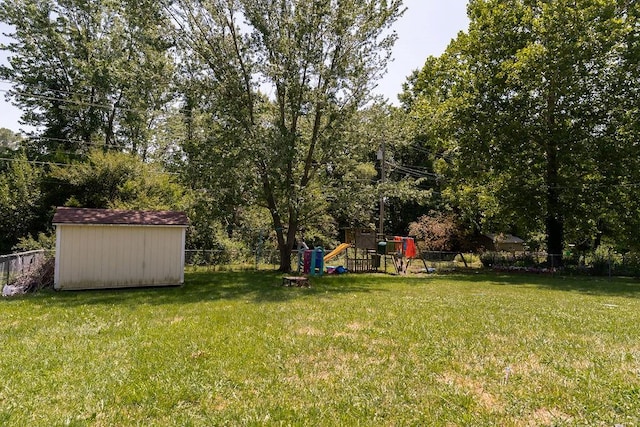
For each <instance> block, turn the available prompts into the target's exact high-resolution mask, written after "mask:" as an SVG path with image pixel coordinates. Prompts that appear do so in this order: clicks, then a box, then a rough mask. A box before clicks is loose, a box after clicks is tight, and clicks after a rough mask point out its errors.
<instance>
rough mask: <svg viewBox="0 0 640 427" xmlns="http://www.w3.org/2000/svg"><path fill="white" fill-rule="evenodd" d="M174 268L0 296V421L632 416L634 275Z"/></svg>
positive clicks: (474, 422)
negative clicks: (106, 284)
mask: <svg viewBox="0 0 640 427" xmlns="http://www.w3.org/2000/svg"><path fill="white" fill-rule="evenodd" d="M280 277H281V276H279V275H276V274H274V273H265V272H256V273H253V272H251V273H210V272H209V273H207V272H190V273H188V274H187V276H186V284H185V285H184V286H183V287H180V288H159V289H134V290H109V291H83V292H59V293H55V292H43V293H40V294H37V295H33V296H26V297H22V298H19V299H6V300H1V301H0V313H1V314H0V316H1V317H0V322H1V323H0V325H1V328H0V331H1V332H0V334H1V335H0V425H8V426H25V425H29V426H57V425H75V426H84V425H91V426H94V425H95V426H114V425H118V426H127V425H144V426H163V425H182V426H188V425H194V426H210V425H234V426H235V425H365V426H367V425H372V426H378V425H436V426H438V425H442V426H453V425H469V426H483V425H486V426H494V425H500V426H541V425H580V426H583V425H597V426H600V425H602V426H614V425H616V424H620V425H624V426H634V425H640V299H639V297H640V283H638V282H636V281H633V280H624V279H614V280H606V279H601V280H595V279H589V278H560V277H543V276H499V275H487V274H472V275H455V276H454V275H452V276H409V277H406V278H403V277H393V276H388V275H346V276H341V277H322V278H312V287H311V288H309V289H306V288H285V287H281V286H279V283H280V280H281V279H280Z"/></svg>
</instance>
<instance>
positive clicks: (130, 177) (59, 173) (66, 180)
mask: <svg viewBox="0 0 640 427" xmlns="http://www.w3.org/2000/svg"><path fill="white" fill-rule="evenodd" d="M48 177H49V179H52V180H54V181H55V183H56V184H55V185H57V186H58V187H59V188H60V193H59V194H58V196H62V195H64V200H62V203H61V204H64V205H68V206H80V207H86V208H111V209H141V210H154V209H157V210H166V209H172V210H184V209H186V207H187V205H186V204H187V202H188V199H187V197H186V193H185V191H184V189H183V188H182V186H180V185H179V184H178V183H176V182H175V181H176V179H175V177H173V176H172V175H170V174H169V173H167V172H164V171H163V170H162V168H161V167H160V166H159V165H158V164H156V163H144V162H143V161H141V160H140V158H138V157H137V156H136V155H131V154H126V153H118V152H103V151H101V150H94V151H91V152H90V153H89V155H88V156H87V159H86V161H75V162H72V163H71V164H69V165H65V166H52V169H51V172H50V173H49V175H48Z"/></svg>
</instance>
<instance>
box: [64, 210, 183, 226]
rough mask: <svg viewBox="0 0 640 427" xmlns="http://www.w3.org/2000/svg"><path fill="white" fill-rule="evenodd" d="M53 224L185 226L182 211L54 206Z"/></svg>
mask: <svg viewBox="0 0 640 427" xmlns="http://www.w3.org/2000/svg"><path fill="white" fill-rule="evenodd" d="M53 223H54V224H87V225H98V224H105V225H106V224H111V225H167V226H169V225H171V226H187V225H188V224H189V219H188V218H187V214H186V213H184V212H177V211H134V210H117V209H86V208H66V207H59V208H56V213H55V215H54V216H53Z"/></svg>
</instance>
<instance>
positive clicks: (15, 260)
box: [0, 249, 47, 288]
mask: <svg viewBox="0 0 640 427" xmlns="http://www.w3.org/2000/svg"><path fill="white" fill-rule="evenodd" d="M46 256H47V252H46V251H45V250H44V249H40V250H37V251H28V252H20V253H16V254H11V255H0V288H2V287H3V286H4V285H7V284H9V283H11V282H12V281H13V280H15V279H16V278H18V277H20V276H21V275H23V274H28V273H30V272H31V271H32V269H34V268H35V267H37V265H38V264H39V263H40V261H41V260H43V259H44V258H45V257H46Z"/></svg>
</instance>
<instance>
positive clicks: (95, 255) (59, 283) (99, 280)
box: [53, 208, 188, 289]
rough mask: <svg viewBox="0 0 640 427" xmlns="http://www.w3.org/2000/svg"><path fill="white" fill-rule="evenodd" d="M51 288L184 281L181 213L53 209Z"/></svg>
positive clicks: (184, 224) (185, 221)
mask: <svg viewBox="0 0 640 427" xmlns="http://www.w3.org/2000/svg"><path fill="white" fill-rule="evenodd" d="M53 225H55V227H56V264H55V279H54V288H55V289H99V288H123V287H141V286H174V285H181V284H182V283H183V282H184V245H185V235H186V229H187V225H188V219H187V215H186V214H185V213H184V212H173V211H127V210H112V209H77V208H57V210H56V213H55V215H54V217H53Z"/></svg>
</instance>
